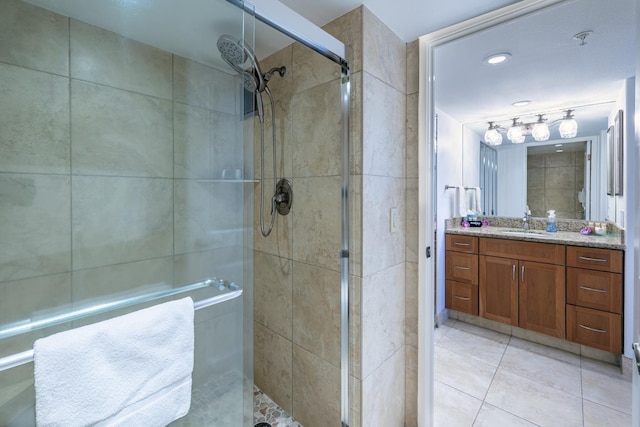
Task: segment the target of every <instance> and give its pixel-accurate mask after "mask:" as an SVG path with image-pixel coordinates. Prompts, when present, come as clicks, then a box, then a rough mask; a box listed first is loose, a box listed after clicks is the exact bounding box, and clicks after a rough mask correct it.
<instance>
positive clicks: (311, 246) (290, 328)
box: [254, 43, 342, 427]
mask: <svg viewBox="0 0 640 427" xmlns="http://www.w3.org/2000/svg"><path fill="white" fill-rule="evenodd" d="M282 65H284V66H286V68H287V72H286V74H285V76H284V77H282V78H281V77H279V76H275V77H273V78H272V79H271V80H270V81H269V87H270V89H271V92H272V93H273V97H274V100H275V102H276V108H275V114H276V140H277V155H278V162H277V165H278V177H286V178H287V179H289V180H290V181H291V183H292V186H293V205H292V210H291V212H290V213H289V215H287V216H281V215H278V216H277V220H276V223H275V226H274V229H273V232H272V234H271V235H270V236H269V237H263V236H262V235H261V232H260V224H259V222H260V221H259V212H260V198H259V196H260V187H259V184H256V187H255V196H256V197H255V203H254V212H255V220H254V249H255V252H254V271H255V273H254V277H255V285H254V333H255V337H254V343H255V348H254V363H255V366H254V380H255V383H256V385H257V386H258V387H260V388H261V389H262V390H263V391H264V392H265V393H266V394H267V395H269V397H271V398H272V399H273V400H274V401H275V402H276V403H278V404H279V405H280V406H281V407H282V408H283V409H285V410H286V411H287V412H289V413H290V414H291V415H293V416H294V417H295V418H296V420H298V421H299V422H300V423H301V424H302V425H304V426H309V427H313V426H315V425H318V426H324V425H337V424H340V388H339V387H340V368H339V367H340V341H339V340H340V305H339V303H340V264H339V257H338V255H339V252H340V236H341V234H340V233H341V226H340V220H341V181H342V179H341V174H342V163H341V158H342V151H341V150H342V138H341V130H342V128H341V110H340V68H339V67H338V65H336V64H335V63H333V62H331V61H329V60H327V59H325V58H323V57H321V56H320V55H318V54H317V53H315V52H313V51H311V50H309V49H308V48H306V47H304V46H302V45H301V44H299V43H294V44H292V45H289V46H288V47H286V48H284V49H282V50H281V51H279V52H277V53H275V54H273V55H271V56H270V57H268V58H265V59H261V60H260V66H261V68H262V69H265V70H266V69H270V68H271V67H276V66H277V67H280V66H282ZM263 97H264V99H265V101H267V100H268V98H267V97H266V96H263ZM265 124H266V125H265V149H266V150H265V177H266V178H267V180H266V188H265V201H264V203H265V208H264V214H265V218H264V222H265V226H268V224H269V222H270V218H271V213H270V211H271V207H270V197H271V194H272V192H273V180H272V178H271V177H272V173H273V172H272V166H271V162H272V152H273V151H272V133H271V131H272V127H271V108H270V107H269V104H268V102H266V103H265ZM254 134H255V138H256V152H255V156H254V158H255V163H256V165H255V170H256V172H255V175H256V177H258V176H259V175H260V127H259V124H258V121H257V120H256V128H255V131H254Z"/></svg>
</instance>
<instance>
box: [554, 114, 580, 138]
mask: <svg viewBox="0 0 640 427" xmlns="http://www.w3.org/2000/svg"><path fill="white" fill-rule="evenodd" d="M572 112H573V110H567V115H566V116H564V117H563V118H562V121H561V122H560V127H559V128H558V130H559V131H560V138H575V136H576V135H577V134H578V122H576V119H574V118H573V114H571V113H572Z"/></svg>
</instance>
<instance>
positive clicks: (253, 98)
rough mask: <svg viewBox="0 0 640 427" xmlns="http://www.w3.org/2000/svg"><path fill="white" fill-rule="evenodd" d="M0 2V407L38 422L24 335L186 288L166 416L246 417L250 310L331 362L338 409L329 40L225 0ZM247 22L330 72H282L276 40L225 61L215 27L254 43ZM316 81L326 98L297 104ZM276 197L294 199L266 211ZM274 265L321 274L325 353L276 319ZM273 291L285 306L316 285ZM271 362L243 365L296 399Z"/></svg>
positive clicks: (334, 64) (342, 330) (340, 164)
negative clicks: (189, 324)
mask: <svg viewBox="0 0 640 427" xmlns="http://www.w3.org/2000/svg"><path fill="white" fill-rule="evenodd" d="M266 3H267V4H268V3H269V2H266ZM275 3H278V4H279V2H274V4H275ZM0 8H1V13H0V129H1V131H0V245H1V247H2V249H1V250H0V425H7V426H31V425H35V409H34V401H35V392H34V378H33V364H32V360H33V350H32V349H33V343H34V341H35V340H37V339H39V338H42V337H46V336H50V335H52V334H55V333H57V332H61V331H65V330H70V329H74V328H78V327H81V326H83V325H88V324H93V323H95V322H98V321H101V320H106V319H110V318H113V317H115V316H118V315H122V314H125V313H128V312H132V311H136V310H139V309H141V308H145V307H148V306H152V305H155V304H159V303H162V302H165V301H168V300H171V299H177V298H182V297H185V296H190V297H191V298H192V299H193V300H194V308H195V309H196V312H195V355H194V371H193V388H192V399H191V410H190V412H189V414H188V415H187V416H186V417H184V418H182V419H180V420H177V421H176V422H175V423H174V424H175V425H193V426H204V425H216V426H218V425H219V426H240V425H243V426H249V425H253V421H254V407H253V393H254V353H255V358H256V360H257V361H258V362H256V363H257V364H258V365H259V366H263V362H264V360H265V359H268V357H269V356H268V355H265V354H260V353H259V352H260V351H267V350H268V349H266V348H265V345H266V344H265V342H266V341H265V339H264V331H261V332H260V333H258V334H254V325H257V326H256V327H257V328H263V329H269V328H271V329H272V330H275V331H276V332H275V333H282V334H283V335H284V336H286V339H289V340H290V342H291V343H292V345H293V346H298V347H300V348H304V351H305V352H308V353H309V354H311V355H312V357H313V358H319V359H320V362H321V364H327V365H328V366H330V367H332V368H333V369H334V370H335V369H337V372H338V373H339V375H340V377H339V378H340V381H339V389H338V390H333V389H332V390H330V391H328V392H331V393H334V392H336V393H337V395H330V396H320V397H321V400H322V399H324V400H327V401H330V405H331V407H332V408H335V407H337V408H338V415H339V417H340V418H341V419H342V420H343V421H342V422H343V424H344V425H348V400H347V396H348V353H347V351H346V349H347V345H346V343H348V327H347V325H348V323H347V322H348V313H347V309H346V307H347V304H348V265H347V263H348V239H347V236H348V226H347V224H348V209H347V206H348V203H347V191H346V189H347V188H348V176H349V171H348V165H349V163H348V153H349V151H348V149H349V148H348V111H349V110H348V108H349V107H348V102H349V78H348V65H347V63H346V61H345V60H344V59H343V56H344V53H343V52H339V53H338V54H335V53H333V51H332V50H331V49H328V48H326V47H325V45H324V44H322V43H318V42H317V41H312V40H310V39H306V38H304V37H302V36H299V35H298V34H300V33H299V32H298V31H291V30H290V29H289V27H288V25H284V24H283V23H276V22H274V21H272V20H270V18H269V17H267V16H265V14H262V13H259V12H256V11H254V8H253V6H251V5H250V4H248V3H243V2H241V1H235V0H233V1H232V0H210V1H203V0H188V1H184V2H181V3H180V7H179V8H176V7H175V3H174V2H172V1H170V0H162V1H154V2H136V1H131V2H128V1H120V0H113V1H101V2H90V3H89V2H84V1H79V0H56V1H44V0H28V1H22V0H0ZM265 24H266V25H265ZM256 31H258V32H259V31H277V32H279V33H281V35H282V37H285V36H287V37H293V38H292V39H291V42H292V43H294V42H295V43H294V44H292V45H291V46H289V47H287V48H285V49H284V50H285V51H286V50H287V49H289V50H294V49H300V48H301V47H302V48H303V49H304V52H305V53H304V55H309V58H308V59H309V62H308V63H310V64H311V63H316V62H318V61H320V63H322V64H324V65H323V67H325V70H326V69H330V70H331V71H329V72H328V74H327V76H328V77H327V78H323V79H324V80H323V81H319V82H318V81H316V82H309V81H307V82H304V81H303V80H300V79H296V78H295V75H296V72H297V73H302V72H304V69H305V67H306V66H307V65H305V63H304V62H298V63H296V64H294V63H293V62H292V61H291V57H289V59H288V60H286V59H285V61H284V62H282V61H281V62H282V63H278V64H276V63H275V62H274V63H273V64H272V62H273V61H274V60H275V59H278V60H280V59H282V54H281V52H279V53H276V54H274V55H273V56H272V57H270V58H268V59H266V60H264V62H263V61H260V60H259V59H257V58H255V56H245V57H243V58H241V59H243V60H242V61H241V62H242V63H240V62H233V61H230V59H229V57H227V58H225V57H224V55H222V54H221V51H222V49H220V50H219V49H218V47H219V46H220V45H218V46H216V42H217V41H219V40H233V41H234V42H235V43H236V44H237V45H238V46H240V47H242V48H243V49H246V52H248V53H250V54H251V55H253V52H254V51H255V50H256V49H255V45H254V43H255V39H256V35H255V33H256ZM296 46H297V47H296ZM247 61H249V62H247ZM251 61H253V64H249V63H251ZM246 64H249V66H247V65H246ZM283 65H285V66H286V69H281V68H280V67H281V66H283ZM260 66H262V69H263V70H267V72H266V73H262V71H260ZM291 70H294V71H293V72H292V71H291ZM298 75H300V74H298ZM248 77H250V79H249V80H248ZM254 79H255V80H254ZM292 82H293V83H294V84H295V85H298V86H297V87H292V86H291V85H292ZM267 83H268V85H269V86H271V89H270V90H269V88H268V87H267ZM325 83H326V85H325ZM301 85H302V86H301ZM305 85H306V86H305ZM321 86H322V87H321ZM265 89H266V90H265ZM263 93H265V94H267V97H268V98H271V97H273V99H274V103H273V104H272V103H269V102H265V104H264V106H263V105H262V103H261V102H260V101H261V99H260V98H261V97H262V96H261V94H263ZM315 99H320V100H322V103H321V105H322V106H324V107H326V108H327V111H330V112H327V111H321V112H319V113H318V112H316V113H315V114H316V116H315V117H314V116H312V110H313V109H314V108H316V107H317V106H318V104H317V103H314V100H315ZM329 102H330V103H331V105H329V104H327V103H329ZM272 112H273V113H275V114H274V119H273V120H271V118H270V114H271V113H272ZM302 112H304V114H306V115H307V116H306V117H301V116H300V115H299V114H301V113H302ZM263 115H264V117H266V118H267V120H264V121H263V120H262V117H263ZM318 117H320V118H321V120H317V118H318ZM327 120H329V121H327ZM328 127H329V128H330V129H331V131H330V132H328V130H329V128H328ZM327 133H330V134H331V137H330V138H328V140H327V142H326V143H325V142H324V141H323V138H322V135H323V134H327ZM291 134H293V135H296V136H297V137H298V138H299V140H297V141H293V140H292V139H291ZM303 139H306V141H305V140H303ZM336 144H337V145H336ZM305 146H306V147H307V148H305ZM309 147H310V148H309ZM271 170H273V174H272V175H271V174H270V172H271ZM283 178H287V179H286V181H287V182H288V183H289V187H290V188H289V189H291V188H292V189H293V190H295V197H296V200H295V201H293V196H292V193H291V192H290V191H288V190H289V189H287V188H283V186H282V183H280V182H279V181H280V180H281V179H283ZM327 200H329V201H330V204H331V205H332V206H334V207H337V211H328V209H325V208H324V206H323V203H326V202H327ZM292 201H293V204H292V203H291V202H292ZM285 205H286V208H287V209H284V210H290V211H291V214H289V215H288V216H283V215H281V214H279V213H276V212H277V211H278V210H279V209H280V208H284V207H285ZM261 210H263V213H262V215H261V214H260V211H261ZM272 217H273V218H274V220H273V226H272V227H270V226H269V222H270V221H271V218H272ZM263 222H264V223H265V224H264V225H262V226H261V224H262V223H263ZM317 227H322V228H317ZM269 228H272V232H271V234H270V235H269V233H265V231H266V229H269ZM265 234H266V235H267V236H268V237H263V236H264V235H265ZM318 236H320V237H318ZM256 258H258V259H259V262H260V265H259V266H258V265H256V264H257V263H256V262H255V261H254V260H255V259H256ZM269 262H271V264H270V265H268V263H269ZM283 266H285V267H283ZM283 268H284V270H283ZM285 270H286V271H287V272H288V273H287V274H289V273H291V270H294V271H299V272H300V273H299V277H300V278H301V279H292V276H291V274H289V275H288V276H286V278H285V283H279V284H277V285H276V286H285V287H286V286H287V283H289V285H291V284H292V283H294V282H296V281H298V282H299V281H300V280H303V281H305V283H304V285H305V286H306V288H305V289H307V288H309V289H310V288H313V285H314V283H313V281H311V282H309V279H310V278H312V277H313V275H314V272H315V273H318V272H319V273H321V274H320V276H319V277H322V278H323V279H322V280H326V277H330V280H332V281H333V282H332V283H331V287H332V288H335V289H337V290H338V294H337V295H336V298H337V299H336V300H335V301H331V303H330V305H331V315H332V316H333V318H332V320H331V322H332V324H335V325H337V330H335V331H333V332H335V333H333V334H332V335H331V336H330V337H328V336H327V337H326V339H327V340H332V341H333V344H332V345H333V346H334V348H339V349H340V351H339V353H338V354H337V355H335V354H333V353H332V354H331V356H330V357H329V356H326V355H324V354H316V353H317V352H315V350H314V348H313V345H311V346H308V345H306V344H305V343H309V342H310V336H311V335H313V334H314V333H315V332H314V331H300V330H297V331H293V334H294V335H295V334H297V335H298V337H296V336H293V335H292V334H291V333H290V334H289V335H287V334H286V333H284V332H281V331H280V330H279V329H278V325H277V324H275V323H273V322H276V323H277V322H279V320H278V319H276V318H277V314H276V316H275V317H274V316H273V314H274V313H273V308H274V307H277V305H278V304H279V303H280V302H279V300H278V299H277V298H276V299H273V298H274V294H272V292H273V289H272V288H270V286H272V285H273V284H274V283H275V282H274V280H272V279H274V277H273V275H269V271H271V272H273V273H274V274H275V275H276V276H278V275H280V276H278V277H282V272H283V271H285ZM325 273H327V274H325ZM287 280H288V282H287ZM288 292H289V298H292V299H295V300H297V301H298V304H297V310H310V309H312V308H313V307H314V305H318V307H322V304H326V303H327V301H322V300H321V301H314V300H313V298H316V297H321V296H320V295H317V294H314V293H309V294H307V295H306V296H305V295H304V294H303V293H300V292H299V291H294V290H293V289H291V288H289V290H288ZM294 307H296V304H294ZM254 313H255V316H256V320H255V322H254ZM307 314H308V313H307ZM325 315H326V313H325ZM292 316H295V314H293V315H292ZM298 320H300V319H298ZM313 320H314V317H313V315H311V316H307V318H306V319H302V320H301V324H304V323H309V322H311V323H312V322H313ZM272 321H273V322H272ZM288 321H289V322H291V323H290V325H289V328H290V330H291V328H292V323H293V319H289V320H288ZM254 341H255V342H256V345H255V349H254ZM267 346H268V344H267ZM292 352H295V350H292ZM290 353H291V352H290ZM289 357H293V358H294V359H295V355H294V356H289ZM307 359H309V358H307ZM325 359H326V360H325ZM292 363H302V362H295V361H293V362H292ZM267 371H268V370H265V369H260V370H259V372H258V369H257V368H256V377H257V379H258V378H259V380H260V381H261V382H262V387H263V388H264V389H266V390H265V391H266V392H267V393H268V394H276V395H275V396H271V397H272V398H274V400H275V401H276V403H278V404H279V405H281V406H282V407H283V408H285V409H286V410H288V411H289V412H291V413H292V415H294V416H296V413H295V412H296V411H295V408H293V405H292V400H291V394H292V393H294V390H298V391H299V389H296V388H295V387H296V386H295V384H294V381H293V380H292V381H291V385H290V387H289V390H288V391H287V392H285V393H284V394H282V395H279V393H280V391H281V390H283V389H284V388H283V387H279V385H281V383H282V381H281V379H280V378H278V377H276V376H274V375H272V374H271V373H270V372H267ZM256 382H257V381H256ZM287 399H288V400H287ZM300 415H301V416H302V418H304V417H306V416H307V415H306V413H305V411H301V412H300ZM301 421H302V420H301ZM303 424H304V422H303ZM172 425H173V424H172ZM307 425H308V426H309V427H313V421H308V422H307Z"/></svg>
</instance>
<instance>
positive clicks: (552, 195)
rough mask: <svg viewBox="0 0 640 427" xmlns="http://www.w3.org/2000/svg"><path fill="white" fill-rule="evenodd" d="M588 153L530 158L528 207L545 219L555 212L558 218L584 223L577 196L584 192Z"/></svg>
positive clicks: (533, 155) (529, 156)
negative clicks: (549, 211)
mask: <svg viewBox="0 0 640 427" xmlns="http://www.w3.org/2000/svg"><path fill="white" fill-rule="evenodd" d="M584 156H585V151H584V150H582V151H575V152H566V153H547V154H530V155H528V156H527V205H529V208H530V209H531V214H532V215H533V216H536V217H540V218H545V217H547V216H548V214H547V211H548V210H549V209H554V210H555V211H556V216H557V217H558V218H571V219H584V215H585V214H584V206H582V203H580V201H579V200H578V192H579V191H580V190H583V189H584V168H585V162H584Z"/></svg>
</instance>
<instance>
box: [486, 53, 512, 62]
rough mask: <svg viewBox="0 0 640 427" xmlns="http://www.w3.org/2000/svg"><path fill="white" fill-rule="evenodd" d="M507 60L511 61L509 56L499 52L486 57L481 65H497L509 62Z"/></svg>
mask: <svg viewBox="0 0 640 427" xmlns="http://www.w3.org/2000/svg"><path fill="white" fill-rule="evenodd" d="M509 59H511V54H510V53H509V52H501V53H496V54H493V55H490V56H487V57H486V58H484V60H483V61H482V63H483V64H485V65H498V64H503V63H505V62H507V61H509Z"/></svg>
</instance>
